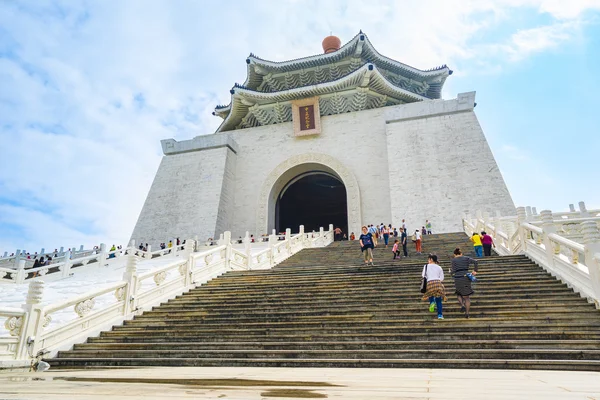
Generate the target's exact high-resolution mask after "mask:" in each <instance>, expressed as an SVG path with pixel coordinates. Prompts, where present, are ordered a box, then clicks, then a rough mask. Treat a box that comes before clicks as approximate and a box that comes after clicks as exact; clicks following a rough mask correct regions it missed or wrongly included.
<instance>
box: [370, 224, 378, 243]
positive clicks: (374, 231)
mask: <svg viewBox="0 0 600 400" xmlns="http://www.w3.org/2000/svg"><path fill="white" fill-rule="evenodd" d="M368 231H369V233H370V234H371V238H372V239H373V245H374V246H375V247H377V228H376V227H375V226H374V225H369V229H368Z"/></svg>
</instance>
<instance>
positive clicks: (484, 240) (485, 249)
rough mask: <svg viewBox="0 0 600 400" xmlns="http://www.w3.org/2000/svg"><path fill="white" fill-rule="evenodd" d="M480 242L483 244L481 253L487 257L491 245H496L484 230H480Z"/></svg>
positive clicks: (490, 250)
mask: <svg viewBox="0 0 600 400" xmlns="http://www.w3.org/2000/svg"><path fill="white" fill-rule="evenodd" d="M481 244H482V245H483V255H484V256H486V257H489V256H491V255H492V246H494V247H496V244H495V243H494V239H492V237H491V236H490V235H488V234H487V233H485V232H481Z"/></svg>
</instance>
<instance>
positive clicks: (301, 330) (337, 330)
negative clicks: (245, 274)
mask: <svg viewBox="0 0 600 400" xmlns="http://www.w3.org/2000/svg"><path fill="white" fill-rule="evenodd" d="M434 322H437V319H436V320H435V321H434V320H432V323H430V324H427V325H421V324H414V325H410V324H387V325H379V324H374V325H371V326H369V325H367V324H366V323H362V324H360V327H356V326H350V327H345V326H339V327H338V326H336V325H335V324H329V323H323V324H321V326H298V327H285V326H284V327H280V326H271V327H267V328H254V327H249V326H243V325H242V326H235V325H233V324H232V325H227V326H222V327H220V328H218V329H214V328H211V327H208V326H207V327H205V326H203V325H198V324H194V325H192V326H191V327H188V328H187V329H186V328H185V327H184V326H172V325H169V326H147V327H135V326H116V327H114V328H113V330H112V331H108V332H102V333H101V335H104V336H115V335H116V336H118V335H123V334H126V335H127V336H130V337H131V336H160V335H165V336H169V335H182V334H183V335H185V334H186V333H189V334H192V335H205V336H211V335H213V336H215V335H230V336H243V335H264V336H265V337H266V336H268V337H273V336H277V335H280V334H281V335H285V334H296V335H309V336H312V335H319V334H324V333H325V334H339V335H354V334H368V333H379V334H389V335H392V334H397V333H409V332H414V331H415V329H419V331H420V332H423V333H435V332H439V333H442V332H443V333H453V332H461V331H462V330H464V329H465V328H464V327H462V324H461V325H458V324H455V325H443V321H442V323H434ZM469 331H470V332H471V333H474V332H480V333H481V332H487V333H497V332H502V331H511V332H525V331H526V332H533V331H535V332H553V331H558V332H575V331H577V332H590V333H595V332H598V331H600V324H597V323H596V324H590V323H585V322H581V323H564V322H556V323H549V324H533V323H529V324H528V323H520V324H519V323H509V322H507V323H504V324H491V323H490V324H473V325H469Z"/></svg>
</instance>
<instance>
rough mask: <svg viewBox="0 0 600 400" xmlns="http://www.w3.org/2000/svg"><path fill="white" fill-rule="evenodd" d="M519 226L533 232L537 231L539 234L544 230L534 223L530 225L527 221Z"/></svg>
mask: <svg viewBox="0 0 600 400" xmlns="http://www.w3.org/2000/svg"><path fill="white" fill-rule="evenodd" d="M521 226H522V227H523V228H525V229H528V230H530V231H531V232H535V233H539V234H541V233H542V232H543V231H544V230H543V229H542V228H540V227H538V226H535V225H531V224H530V223H528V222H523V223H522V224H521Z"/></svg>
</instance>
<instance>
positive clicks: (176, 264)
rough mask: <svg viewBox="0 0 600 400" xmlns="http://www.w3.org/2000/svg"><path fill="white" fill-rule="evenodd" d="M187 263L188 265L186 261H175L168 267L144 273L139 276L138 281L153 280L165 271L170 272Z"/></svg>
mask: <svg viewBox="0 0 600 400" xmlns="http://www.w3.org/2000/svg"><path fill="white" fill-rule="evenodd" d="M185 263H187V260H186V259H183V260H175V261H173V262H171V263H169V264H167V265H164V266H162V267H159V268H156V269H153V270H151V271H148V272H144V273H143V274H139V275H138V279H139V280H140V281H143V280H145V279H148V278H152V277H153V276H154V275H156V274H160V273H161V272H164V271H170V270H172V269H175V268H176V267H179V266H180V265H182V264H185Z"/></svg>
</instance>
